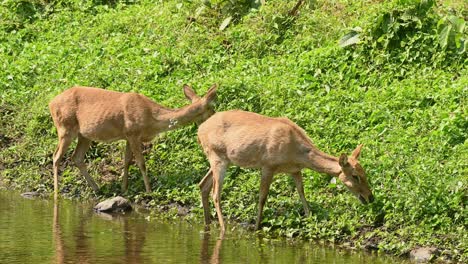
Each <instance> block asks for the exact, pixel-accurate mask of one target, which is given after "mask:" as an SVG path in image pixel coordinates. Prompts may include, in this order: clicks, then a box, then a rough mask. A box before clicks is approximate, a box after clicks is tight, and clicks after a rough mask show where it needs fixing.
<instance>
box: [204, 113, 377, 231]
mask: <svg viewBox="0 0 468 264" xmlns="http://www.w3.org/2000/svg"><path fill="white" fill-rule="evenodd" d="M198 141H199V143H200V144H201V146H202V148H203V151H204V152H205V154H206V156H207V158H208V160H209V162H210V167H211V168H210V170H209V171H208V173H207V174H206V176H205V177H204V178H203V179H202V180H201V182H200V184H199V186H200V189H201V193H202V203H203V209H204V214H205V224H206V225H208V224H209V223H210V210H209V201H208V199H209V194H210V190H211V189H212V188H213V194H212V198H213V201H214V204H215V207H216V213H217V215H218V221H219V224H220V228H221V232H222V234H223V233H224V230H225V226H224V221H223V214H222V211H221V205H220V203H221V190H222V187H223V179H224V174H225V172H226V169H227V168H228V166H229V165H230V164H234V165H238V166H242V167H248V168H261V169H262V176H261V182H260V198H259V203H258V215H257V222H256V225H255V228H256V229H258V228H259V227H260V223H261V220H262V211H263V206H264V205H265V202H266V198H267V195H268V190H269V188H270V184H271V182H272V179H273V175H275V174H277V173H288V174H290V175H291V176H292V177H293V179H294V182H295V184H296V188H297V191H298V193H299V197H300V199H301V202H302V204H303V206H304V211H305V213H306V214H309V212H310V209H309V205H308V204H307V201H306V199H305V197H304V188H303V183H302V175H301V170H302V169H304V168H310V169H312V170H315V171H317V172H320V173H327V174H329V175H332V176H337V177H338V179H339V180H340V181H341V182H343V183H344V185H345V186H346V187H347V188H348V189H349V190H350V191H351V192H352V193H353V194H355V195H357V196H358V197H359V200H360V201H361V202H362V203H364V204H366V203H369V202H372V201H373V200H374V197H373V195H372V192H371V190H370V188H369V185H368V183H367V178H366V175H365V172H364V169H363V168H362V167H361V165H360V164H359V161H358V158H359V154H360V153H361V148H362V145H359V146H358V147H357V148H356V149H355V150H354V151H353V153H352V154H351V156H350V157H348V156H346V154H342V155H341V156H340V157H339V158H336V157H333V156H330V155H328V154H326V153H324V152H322V151H320V150H319V149H317V147H315V146H314V144H313V143H312V141H311V140H310V139H309V137H307V135H306V133H305V132H304V130H302V129H301V128H300V127H299V126H298V125H296V124H295V123H293V122H292V121H290V120H289V119H287V118H272V117H266V116H262V115H259V114H255V113H251V112H245V111H227V112H218V113H216V114H214V115H213V116H212V117H210V118H209V119H208V120H206V121H205V122H204V123H203V124H201V125H200V127H199V129H198Z"/></svg>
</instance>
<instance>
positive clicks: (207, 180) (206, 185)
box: [198, 169, 213, 225]
mask: <svg viewBox="0 0 468 264" xmlns="http://www.w3.org/2000/svg"><path fill="white" fill-rule="evenodd" d="M198 186H199V187H200V190H201V197H202V204H203V214H204V216H205V225H209V224H210V222H211V213H210V203H209V198H210V191H211V189H212V187H213V172H212V171H211V169H210V170H209V171H208V173H207V174H206V175H205V177H203V179H202V180H201V181H200V183H199V184H198Z"/></svg>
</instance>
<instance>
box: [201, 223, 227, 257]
mask: <svg viewBox="0 0 468 264" xmlns="http://www.w3.org/2000/svg"><path fill="white" fill-rule="evenodd" d="M210 237H211V235H210V233H209V232H207V231H206V230H205V232H204V233H203V240H202V244H201V247H200V248H201V251H200V263H203V264H219V263H221V262H220V261H219V252H220V250H221V246H222V244H223V239H224V236H220V237H219V238H218V239H217V240H216V242H215V245H214V247H213V250H212V251H211V252H212V253H211V257H210V250H211V248H210Z"/></svg>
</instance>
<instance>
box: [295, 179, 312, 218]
mask: <svg viewBox="0 0 468 264" xmlns="http://www.w3.org/2000/svg"><path fill="white" fill-rule="evenodd" d="M291 176H292V177H293V179H294V183H295V184H296V188H297V192H298V193H299V197H300V198H301V202H302V205H303V206H304V212H305V214H306V215H309V214H310V208H309V204H308V203H307V200H306V198H305V196H304V185H303V181H302V174H301V172H296V173H292V174H291Z"/></svg>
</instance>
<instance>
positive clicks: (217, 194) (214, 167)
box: [210, 161, 227, 236]
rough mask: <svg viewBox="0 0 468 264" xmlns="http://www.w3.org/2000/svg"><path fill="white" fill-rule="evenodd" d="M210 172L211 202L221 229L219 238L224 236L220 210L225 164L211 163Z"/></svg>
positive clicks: (221, 162) (220, 162)
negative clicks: (211, 183) (211, 181)
mask: <svg viewBox="0 0 468 264" xmlns="http://www.w3.org/2000/svg"><path fill="white" fill-rule="evenodd" d="M210 163H211V171H212V173H213V177H212V178H213V196H212V197H213V202H214V205H215V207H216V214H217V215H218V221H219V226H220V229H221V234H220V235H221V236H223V235H224V231H225V230H226V228H225V225H224V219H223V212H222V210H221V191H222V189H223V181H224V174H225V173H226V169H227V164H226V163H224V162H223V161H215V162H211V161H210Z"/></svg>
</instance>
